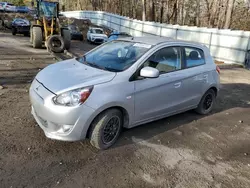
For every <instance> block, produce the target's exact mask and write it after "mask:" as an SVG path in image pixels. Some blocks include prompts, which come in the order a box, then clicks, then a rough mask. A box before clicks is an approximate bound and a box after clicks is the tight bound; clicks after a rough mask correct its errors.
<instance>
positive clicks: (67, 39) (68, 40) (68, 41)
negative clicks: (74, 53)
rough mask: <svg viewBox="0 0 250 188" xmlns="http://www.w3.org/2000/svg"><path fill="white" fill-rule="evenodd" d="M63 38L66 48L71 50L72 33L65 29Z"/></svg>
mask: <svg viewBox="0 0 250 188" xmlns="http://www.w3.org/2000/svg"><path fill="white" fill-rule="evenodd" d="M62 36H63V40H64V48H65V49H66V50H68V49H70V45H71V34H70V31H69V30H68V29H63V30H62Z"/></svg>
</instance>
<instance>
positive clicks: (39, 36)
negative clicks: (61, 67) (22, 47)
mask: <svg viewBox="0 0 250 188" xmlns="http://www.w3.org/2000/svg"><path fill="white" fill-rule="evenodd" d="M32 35H33V36H32V44H33V47H34V48H42V44H43V33H42V29H41V28H40V27H33V28H32Z"/></svg>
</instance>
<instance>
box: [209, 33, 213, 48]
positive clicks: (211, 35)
mask: <svg viewBox="0 0 250 188" xmlns="http://www.w3.org/2000/svg"><path fill="white" fill-rule="evenodd" d="M212 37H213V32H211V34H210V39H209V51H210V50H211V44H212Z"/></svg>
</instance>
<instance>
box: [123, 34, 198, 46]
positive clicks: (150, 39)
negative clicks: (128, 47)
mask: <svg viewBox="0 0 250 188" xmlns="http://www.w3.org/2000/svg"><path fill="white" fill-rule="evenodd" d="M118 40H126V41H131V42H138V43H144V44H150V45H157V44H160V43H165V42H183V43H186V44H191V45H192V44H195V45H199V46H202V45H201V44H199V43H196V42H191V41H182V40H177V39H173V38H170V37H160V36H146V37H127V38H123V39H118Z"/></svg>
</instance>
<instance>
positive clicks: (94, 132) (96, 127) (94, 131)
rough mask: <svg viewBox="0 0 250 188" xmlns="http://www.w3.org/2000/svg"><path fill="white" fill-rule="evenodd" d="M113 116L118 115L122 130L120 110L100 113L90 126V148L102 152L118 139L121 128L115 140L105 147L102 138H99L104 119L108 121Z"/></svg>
mask: <svg viewBox="0 0 250 188" xmlns="http://www.w3.org/2000/svg"><path fill="white" fill-rule="evenodd" d="M114 114H116V115H118V116H119V117H120V118H121V128H122V123H123V122H122V113H121V111H120V110H118V109H115V108H114V109H109V110H106V111H104V112H102V113H101V114H99V115H98V116H97V117H96V118H95V119H94V121H93V123H92V124H91V130H90V143H91V145H92V146H94V147H96V148H98V149H101V150H104V149H107V148H109V147H110V146H112V145H113V144H114V143H115V141H116V139H117V138H118V137H119V133H120V131H121V128H120V131H119V133H118V135H117V138H116V139H115V140H114V141H113V142H112V143H111V144H109V145H105V144H104V143H103V142H102V138H101V129H102V126H103V123H104V122H105V120H106V119H108V118H109V117H110V116H112V115H114Z"/></svg>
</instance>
